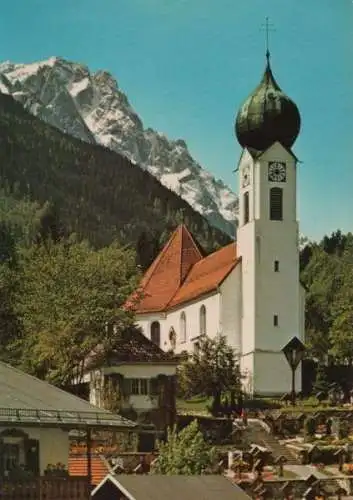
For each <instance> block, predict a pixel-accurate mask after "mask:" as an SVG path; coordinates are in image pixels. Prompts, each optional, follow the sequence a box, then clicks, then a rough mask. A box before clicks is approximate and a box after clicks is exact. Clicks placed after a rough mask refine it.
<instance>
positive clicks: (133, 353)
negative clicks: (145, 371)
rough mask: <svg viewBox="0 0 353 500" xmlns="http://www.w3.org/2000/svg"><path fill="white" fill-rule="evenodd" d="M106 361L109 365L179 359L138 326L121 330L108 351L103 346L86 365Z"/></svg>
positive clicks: (91, 365)
mask: <svg viewBox="0 0 353 500" xmlns="http://www.w3.org/2000/svg"><path fill="white" fill-rule="evenodd" d="M102 362H104V363H105V364H107V365H114V364H124V363H158V364H163V363H164V364H165V363H167V364H177V363H178V360H177V358H176V357H175V355H174V354H173V353H170V352H165V351H163V349H161V348H160V347H158V346H157V345H156V344H154V343H153V342H151V340H149V339H148V338H147V337H146V336H145V335H144V334H143V333H142V332H141V330H140V329H139V328H137V327H132V328H129V329H126V330H124V331H123V332H121V334H120V335H119V337H118V338H117V341H116V343H115V345H114V348H112V349H111V350H110V351H109V352H108V353H104V352H103V349H102V346H97V348H96V349H95V350H94V351H93V352H92V353H91V355H90V356H89V358H88V359H87V360H86V367H87V368H92V367H93V366H96V365H99V364H101V363H102Z"/></svg>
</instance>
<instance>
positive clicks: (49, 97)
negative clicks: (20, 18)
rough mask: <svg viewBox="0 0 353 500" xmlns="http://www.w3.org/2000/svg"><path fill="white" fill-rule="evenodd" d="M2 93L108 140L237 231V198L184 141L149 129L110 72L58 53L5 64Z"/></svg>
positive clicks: (89, 138)
mask: <svg viewBox="0 0 353 500" xmlns="http://www.w3.org/2000/svg"><path fill="white" fill-rule="evenodd" d="M0 91H1V92H3V93H9V94H11V95H12V96H13V97H14V98H15V99H16V100H18V101H20V102H21V103H22V104H23V106H24V107H25V108H26V109H27V110H28V111H30V112H31V113H32V114H34V115H36V116H38V117H39V118H41V119H43V120H44V121H46V122H48V123H50V124H51V125H54V126H55V127H57V128H59V129H61V130H63V131H64V132H66V133H68V134H71V135H73V136H75V137H78V138H80V139H81V140H83V141H86V142H90V143H98V144H102V145H104V146H106V147H108V148H110V149H112V150H113V151H116V152H118V153H120V154H122V155H124V156H126V157H127V158H128V159H129V160H130V161H131V162H132V163H134V164H136V165H138V166H140V167H141V168H143V169H146V170H148V171H149V172H150V173H152V174H153V175H154V176H155V177H157V179H159V181H160V182H161V183H162V184H164V185H165V186H167V187H168V188H169V189H171V190H172V191H175V192H176V193H177V194H178V195H179V196H181V197H182V198H184V199H185V200H186V201H187V202H188V203H189V204H190V205H191V206H192V207H193V208H194V209H195V210H197V211H198V212H200V213H201V214H202V215H204V216H205V217H206V218H207V219H208V220H209V222H210V223H211V224H212V225H214V226H216V227H218V228H220V229H222V230H223V231H225V232H226V233H228V234H230V235H232V236H233V235H234V232H235V219H236V212H237V206H238V200H237V196H236V195H235V194H234V193H233V192H232V191H231V190H230V189H229V188H228V187H227V186H225V184H224V183H223V182H221V181H216V179H215V178H214V177H213V176H212V175H211V174H210V173H209V172H207V171H206V170H204V169H203V168H202V167H201V165H199V164H198V163H197V161H196V160H195V159H194V158H193V157H192V156H191V154H190V152H189V151H188V147H187V144H186V142H185V141H184V140H183V139H180V138H178V139H175V140H170V139H169V138H168V137H167V136H166V135H165V134H163V133H161V132H156V131H155V130H153V129H152V128H147V129H144V127H143V123H142V120H141V118H140V117H139V115H138V114H137V113H136V111H135V110H134V109H133V107H132V106H131V105H130V103H129V100H128V98H127V96H126V94H124V92H122V91H121V90H120V89H119V86H118V82H117V80H116V79H115V78H114V76H113V75H112V74H111V73H109V72H108V71H106V70H99V71H96V72H90V70H89V69H88V68H87V66H85V65H84V64H79V63H75V62H72V61H68V60H66V59H64V58H62V57H59V56H52V57H50V58H49V59H46V60H44V61H37V62H33V63H30V64H16V63H12V62H11V61H6V62H4V63H1V64H0Z"/></svg>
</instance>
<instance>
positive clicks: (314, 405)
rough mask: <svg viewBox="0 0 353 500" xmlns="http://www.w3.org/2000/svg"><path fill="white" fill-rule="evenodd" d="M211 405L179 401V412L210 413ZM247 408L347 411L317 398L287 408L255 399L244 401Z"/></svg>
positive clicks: (194, 400)
mask: <svg viewBox="0 0 353 500" xmlns="http://www.w3.org/2000/svg"><path fill="white" fill-rule="evenodd" d="M210 404H211V399H209V398H205V397H201V396H197V397H194V398H191V399H188V400H183V399H177V410H178V411H179V412H181V413H183V412H185V413H188V412H190V413H194V412H199V413H203V414H205V413H208V410H207V406H209V405H210ZM244 406H245V408H248V410H249V411H251V410H260V411H261V410H266V409H267V410H271V409H277V410H278V411H280V412H282V413H293V412H294V413H316V412H318V411H320V412H325V411H347V410H348V408H345V407H341V406H339V407H334V406H329V405H326V404H322V403H321V404H320V403H319V402H318V401H317V400H316V399H315V398H308V399H307V400H303V401H298V402H297V405H295V406H292V405H289V406H287V405H286V404H285V403H284V402H282V401H279V400H276V399H273V398H254V399H249V400H245V401H244Z"/></svg>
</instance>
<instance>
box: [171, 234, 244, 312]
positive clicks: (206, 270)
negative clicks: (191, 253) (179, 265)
mask: <svg viewBox="0 0 353 500" xmlns="http://www.w3.org/2000/svg"><path fill="white" fill-rule="evenodd" d="M238 260H239V259H237V256H236V245H235V243H230V244H229V245H227V246H226V247H223V248H221V249H220V250H217V252H214V253H211V254H210V255H208V256H207V257H205V258H204V259H202V260H201V261H200V262H197V263H196V264H195V265H194V266H193V267H192V269H191V271H190V272H189V274H188V276H187V278H186V280H185V281H184V283H183V285H182V286H181V287H180V288H179V290H178V291H177V293H176V294H175V295H174V297H173V299H172V300H171V301H170V303H169V304H168V307H174V306H177V305H179V304H182V303H184V302H188V301H189V300H193V299H196V298H197V297H200V296H201V295H204V294H205V293H210V292H212V291H213V290H216V289H217V287H218V286H219V285H220V284H221V283H222V281H224V279H225V278H226V277H227V276H228V274H229V273H230V272H231V270H232V269H234V267H235V265H236V264H237V262H238Z"/></svg>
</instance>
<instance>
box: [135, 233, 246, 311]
mask: <svg viewBox="0 0 353 500" xmlns="http://www.w3.org/2000/svg"><path fill="white" fill-rule="evenodd" d="M238 262H239V259H237V256H236V245H235V243H231V244H230V245H227V246H226V247H224V248H221V249H220V250H218V251H216V252H214V253H212V254H211V255H208V256H207V257H202V254H201V252H200V250H199V249H198V247H197V245H196V243H195V241H194V240H193V238H192V236H191V234H190V233H189V231H188V230H187V228H186V227H185V226H184V225H180V226H179V227H178V228H177V229H176V230H175V231H174V233H173V234H172V236H171V238H170V239H169V241H168V243H167V244H166V245H165V247H164V248H163V250H162V251H161V252H160V254H159V255H158V257H157V258H156V259H155V261H154V262H153V263H152V265H151V266H150V267H149V269H148V270H147V272H146V274H145V276H144V277H143V279H142V281H141V285H140V293H141V294H142V299H140V300H139V301H138V303H137V304H136V305H135V311H136V312H137V313H138V314H141V313H151V312H160V311H166V310H168V309H169V308H171V307H175V306H177V305H179V304H182V303H184V302H187V301H189V300H192V299H195V298H197V297H199V296H201V295H204V294H206V293H209V292H212V291H213V290H215V289H217V287H218V286H219V285H220V284H221V283H222V281H223V280H224V279H225V278H226V277H227V276H228V274H229V273H230V271H231V270H232V269H233V268H234V267H235V266H236V264H237V263H238Z"/></svg>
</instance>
